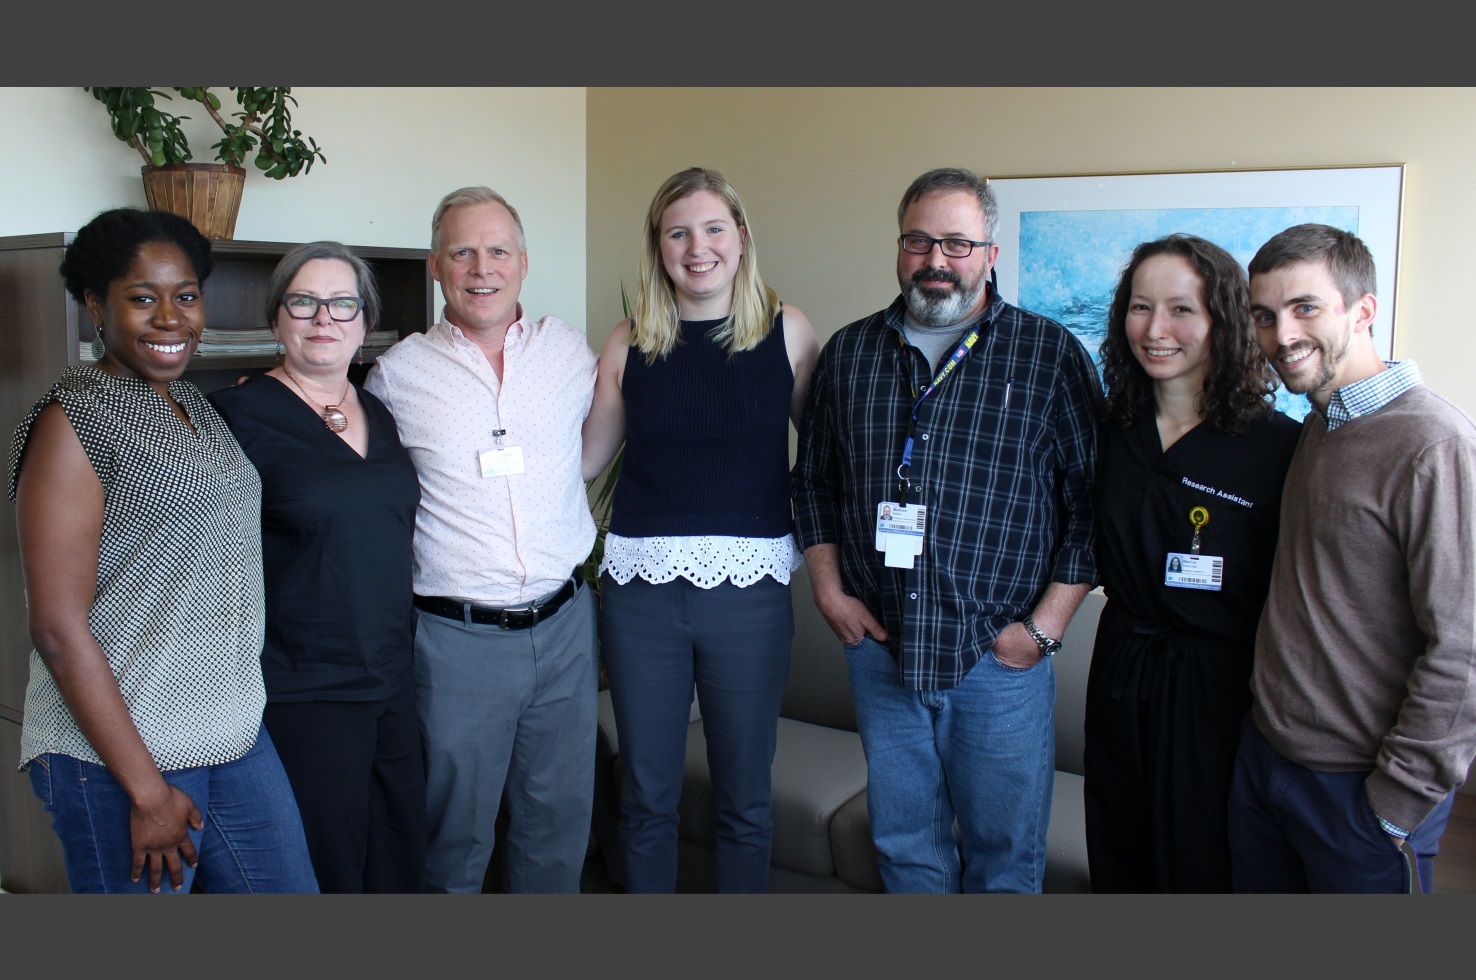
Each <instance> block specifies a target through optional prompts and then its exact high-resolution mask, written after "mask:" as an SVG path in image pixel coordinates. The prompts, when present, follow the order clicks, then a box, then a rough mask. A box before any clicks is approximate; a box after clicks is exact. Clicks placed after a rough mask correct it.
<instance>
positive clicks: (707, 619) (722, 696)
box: [601, 575, 794, 892]
mask: <svg viewBox="0 0 1476 980" xmlns="http://www.w3.org/2000/svg"><path fill="white" fill-rule="evenodd" d="M601 598H602V600H603V619H602V621H601V629H602V640H603V642H602V646H601V649H602V651H603V653H604V658H605V671H606V673H607V675H608V676H609V678H610V696H611V698H612V701H613V705H614V708H615V725H616V729H617V731H618V732H619V737H620V776H621V788H620V839H621V846H622V848H623V850H624V854H625V869H626V891H629V892H671V891H674V890H675V889H676V879H677V805H678V803H679V801H680V800H681V795H682V773H683V769H684V767H685V764H686V755H687V752H686V749H687V727H688V724H689V722H688V719H689V718H690V715H691V707H692V690H693V687H694V685H695V687H696V690H697V700H698V703H699V704H700V705H701V706H702V732H703V735H704V736H705V737H706V740H707V768H708V771H709V773H711V775H712V791H713V806H714V810H715V815H716V824H715V827H714V843H713V873H714V883H715V886H716V888H717V890H718V891H719V892H763V891H766V890H767V888H768V882H769V860H770V852H771V851H772V845H773V838H774V820H773V816H772V813H771V799H772V793H771V788H770V774H771V772H772V769H773V765H774V746H775V742H776V739H777V733H778V725H779V702H780V700H781V699H782V698H783V697H784V682H785V681H786V680H787V679H788V678H789V648H790V642H791V641H792V639H793V637H794V608H793V606H792V605H791V602H790V597H789V586H787V585H785V584H783V583H781V582H777V581H775V580H774V579H772V578H769V577H767V576H766V577H764V578H762V579H760V580H759V581H757V582H754V583H753V584H751V585H748V586H743V587H739V586H736V585H733V584H732V583H731V582H723V583H720V584H718V585H715V586H713V587H712V588H710V589H704V588H701V587H699V586H697V585H694V584H693V583H691V582H689V581H687V580H685V579H680V578H679V579H676V580H675V581H672V582H665V583H662V584H660V585H653V584H651V583H650V582H646V581H643V580H642V579H639V578H635V579H632V580H631V581H630V582H628V583H626V584H625V585H620V584H618V583H617V582H616V581H615V580H614V579H612V578H610V576H609V575H606V576H604V578H603V590H602V593H601Z"/></svg>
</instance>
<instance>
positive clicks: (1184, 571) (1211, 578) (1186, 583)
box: [1163, 551, 1225, 592]
mask: <svg viewBox="0 0 1476 980" xmlns="http://www.w3.org/2000/svg"><path fill="white" fill-rule="evenodd" d="M1224 577H1225V559H1224V558H1221V557H1220V556H1219V555H1186V554H1183V553H1182V552H1177V551H1171V552H1169V555H1168V559H1167V560H1166V562H1165V564H1164V569H1163V584H1164V585H1167V586H1171V587H1173V588H1176V589H1207V590H1209V591H1210V592H1218V591H1220V583H1221V580H1222V579H1223V578H1224Z"/></svg>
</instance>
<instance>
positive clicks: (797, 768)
mask: <svg viewBox="0 0 1476 980" xmlns="http://www.w3.org/2000/svg"><path fill="white" fill-rule="evenodd" d="M865 789H866V756H865V755H864V754H863V753H862V751H861V737H860V736H859V735H857V734H856V733H855V732H847V731H841V730H839V729H834V728H823V727H821V726H819V725H811V724H807V723H805V722H802V721H795V720H793V719H791V718H780V719H779V730H778V747H777V750H776V752H775V754H774V768H773V815H774V852H773V856H772V857H771V859H770V860H771V862H772V863H773V864H774V865H777V866H778V867H781V868H789V869H791V870H794V871H799V872H802V873H803V874H808V875H818V876H828V875H833V874H835V860H834V856H833V854H832V848H831V836H832V833H831V822H832V820H833V819H834V817H835V814H836V812H837V811H839V810H840V809H841V808H842V807H843V806H845V805H846V804H847V803H849V802H850V801H851V799H852V798H854V797H855V796H856V795H857V794H858V793H861V792H863V791H864V790H865ZM680 813H681V824H680V829H679V834H680V836H681V837H682V839H683V840H688V841H692V842H694V843H698V844H704V845H707V846H709V847H710V846H712V844H713V840H714V826H715V825H714V817H713V797H712V778H711V776H710V775H709V774H708V769H707V740H706V739H705V738H704V737H703V735H702V725H701V723H696V724H693V725H692V727H691V728H690V729H689V730H688V732H687V761H686V772H685V773H684V775H683V782H682V800H681V805H680ZM868 839H869V838H868Z"/></svg>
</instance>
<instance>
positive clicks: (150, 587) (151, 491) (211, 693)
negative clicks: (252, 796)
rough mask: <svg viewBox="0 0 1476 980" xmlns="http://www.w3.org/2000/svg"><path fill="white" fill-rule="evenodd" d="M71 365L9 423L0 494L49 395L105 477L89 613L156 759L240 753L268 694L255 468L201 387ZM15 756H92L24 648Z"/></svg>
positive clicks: (205, 760)
mask: <svg viewBox="0 0 1476 980" xmlns="http://www.w3.org/2000/svg"><path fill="white" fill-rule="evenodd" d="M169 393H170V395H171V396H173V398H174V400H175V401H177V402H178V403H179V404H180V405H181V406H182V407H183V408H184V410H185V413H186V414H187V415H188V417H189V419H190V421H191V422H192V423H193V425H194V427H195V431H193V432H192V431H190V427H189V426H187V425H185V424H184V423H183V422H181V421H180V419H179V417H178V416H176V415H175V414H174V412H173V410H172V409H171V408H170V407H169V404H168V403H167V402H166V401H165V400H164V398H163V397H161V396H160V395H159V393H158V392H157V391H155V390H154V389H153V388H152V387H150V386H149V384H148V383H147V382H145V381H142V380H139V379H136V378H119V377H115V376H113V375H111V374H106V373H104V372H102V371H99V370H96V369H94V368H90V367H69V368H67V369H66V370H65V371H63V372H62V376H61V379H60V380H58V381H57V382H56V384H54V385H52V388H51V391H50V392H49V393H48V394H47V395H46V396H45V397H44V398H42V399H41V400H40V401H39V402H37V403H36V405H35V407H34V408H32V409H31V411H30V413H29V414H28V415H27V416H26V418H25V420H24V421H23V422H21V424H20V426H19V427H18V428H17V429H16V432H15V439H14V441H13V442H12V444H11V449H10V485H9V495H10V499H11V500H12V501H13V500H15V489H16V481H17V478H18V476H19V474H20V466H21V460H22V454H23V453H24V451H25V446H26V441H27V439H28V438H29V436H30V432H31V426H32V425H33V424H34V422H35V420H36V417H37V416H38V415H40V413H41V410H42V409H44V408H45V407H46V406H47V405H48V404H50V403H51V402H52V401H57V402H60V403H61V406H62V408H63V410H64V411H65V412H66V414H67V418H68V419H69V420H70V421H71V423H72V428H73V429H74V430H75V431H76V433H77V436H78V438H79V439H80V440H81V442H82V448H83V450H84V451H85V452H86V453H87V458H88V460H89V461H90V462H91V463H92V467H93V469H94V470H95V471H96V472H97V476H98V479H99V480H101V482H102V486H103V491H104V503H103V525H102V539H101V542H100V545H99V549H98V568H97V593H96V595H95V596H94V598H93V601H92V610H91V612H90V614H89V616H88V624H89V626H90V627H91V629H92V635H93V636H94V637H96V638H97V641H98V644H99V645H100V646H101V647H102V649H103V651H104V652H105V653H106V654H107V657H108V664H109V665H110V666H111V667H112V670H113V674H114V676H115V677H117V679H118V687H119V689H120V690H121V691H122V693H123V700H124V701H125V702H126V703H127V704H128V710H129V712H130V714H131V715H132V716H133V723H134V725H135V726H136V727H137V728H138V731H139V734H140V735H141V736H142V737H143V742H144V745H146V746H147V747H148V749H149V752H150V753H151V754H152V755H153V757H154V762H155V764H156V765H158V767H159V768H160V769H161V770H171V769H185V768H189V767H192V766H202V765H213V764H217V763H222V762H229V761H231V760H233V759H237V758H240V757H241V756H242V755H244V754H246V752H247V751H248V750H249V749H250V748H251V746H252V745H253V744H255V741H256V733H257V730H258V728H259V726H260V722H261V712H262V706H263V705H264V704H265V703H266V693H265V690H264V689H263V686H262V678H261V647H262V633H263V617H264V608H265V607H264V599H263V590H262V565H261V480H260V479H259V478H258V476H257V473H256V470H255V468H254V467H253V466H252V465H251V462H250V460H248V459H247V458H246V456H245V454H244V453H242V452H241V447H240V446H239V445H238V444H237V443H236V440H235V437H233V436H232V435H231V432H230V430H229V429H228V428H226V425H225V422H224V421H223V420H222V419H221V417H220V416H219V415H218V414H217V413H216V411H215V409H214V408H213V407H212V406H211V405H210V403H209V402H207V401H206V400H205V396H204V395H203V394H202V393H201V391H200V389H199V388H197V387H195V385H193V384H191V383H190V382H187V381H175V382H173V383H171V384H170V386H169ZM30 670H31V673H30V681H29V683H28V684H27V686H26V702H25V714H24V717H23V720H22V727H21V768H22V769H25V768H26V767H27V766H28V765H29V764H30V762H31V760H33V759H35V758H36V757H37V756H39V755H41V754H43V753H47V752H57V753H61V754H65V755H70V756H74V757H76V758H78V759H85V760H87V761H89V762H96V763H101V762H102V760H101V759H100V758H99V757H98V755H97V753H96V752H95V751H94V749H93V747H92V746H91V745H90V744H89V743H88V741H87V739H86V737H85V736H84V735H83V734H82V732H81V730H80V729H79V728H78V727H77V723H76V721H75V720H74V719H73V718H72V714H71V712H70V711H69V710H68V709H67V706H66V704H65V703H64V702H63V700H62V696H61V692H60V691H59V690H58V689H57V687H56V683H55V681H54V680H53V679H52V677H51V672H50V671H49V670H48V669H47V667H46V665H45V663H44V661H42V659H41V657H40V655H39V654H38V653H36V652H35V651H32V653H31V658H30Z"/></svg>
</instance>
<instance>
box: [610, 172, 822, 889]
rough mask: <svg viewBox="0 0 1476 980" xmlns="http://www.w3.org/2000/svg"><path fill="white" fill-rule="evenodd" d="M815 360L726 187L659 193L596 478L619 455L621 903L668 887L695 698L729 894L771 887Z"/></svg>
mask: <svg viewBox="0 0 1476 980" xmlns="http://www.w3.org/2000/svg"><path fill="white" fill-rule="evenodd" d="M817 354H818V344H817V343H816V340H815V332H814V330H813V329H812V328H811V326H810V323H809V321H808V320H806V319H805V316H804V314H803V313H801V312H800V311H799V310H797V309H795V308H794V307H793V306H788V305H783V304H781V303H780V302H779V298H778V296H777V295H776V294H775V292H774V291H773V290H772V289H769V288H768V287H766V286H765V285H764V284H763V280H762V279H761V278H760V277H759V272H758V261H757V257H756V255H755V249H754V241H753V235H752V231H751V229H750V226H749V222H748V217H747V214H746V213H745V211H744V208H743V204H742V202H741V201H740V200H739V198H738V194H737V192H736V191H734V190H733V187H732V185H731V184H729V183H728V182H727V180H725V179H724V178H723V176H722V175H721V174H719V173H718V172H717V171H714V170H706V169H703V168H700V167H692V168H690V169H687V170H683V171H681V172H680V173H677V174H673V175H672V176H671V177H669V178H668V179H667V180H666V181H665V182H664V183H663V184H662V185H661V188H660V189H659V190H658V191H657V192H656V196H655V198H654V199H653V200H652V201H651V206H650V209H649V210H648V212H647V215H646V225H645V233H644V235H643V236H642V242H641V261H640V290H639V293H638V295H637V297H636V304H635V316H634V317H633V318H631V319H627V320H623V321H621V322H620V323H619V324H618V325H616V327H615V330H614V332H613V333H612V334H611V335H610V339H609V342H608V343H607V344H606V345H605V349H604V353H603V354H602V355H601V357H600V366H599V378H598V380H597V381H596V383H595V397H594V405H593V407H592V409H591V411H590V414H589V418H588V419H587V421H586V422H585V426H584V439H585V450H584V456H585V458H584V476H585V479H593V478H594V477H595V476H596V475H598V474H599V472H600V471H601V470H603V469H604V468H605V466H606V465H607V464H608V463H609V461H610V459H611V458H612V457H613V456H614V454H615V451H616V450H617V449H618V448H619V446H620V444H621V442H622V441H624V442H625V457H624V460H623V462H622V465H621V471H620V481H619V483H618V484H617V486H616V489H615V496H614V500H613V511H612V515H611V520H610V532H609V535H608V537H607V539H606V543H605V556H604V561H603V562H602V564H601V573H602V597H603V608H602V615H601V627H600V628H601V650H602V653H603V656H604V660H605V669H606V673H607V676H608V677H609V680H610V691H611V695H612V697H613V699H614V707H615V719H616V725H617V726H618V728H619V731H620V750H621V751H620V763H621V776H622V789H621V816H620V829H621V838H622V848H623V852H624V857H625V865H626V875H627V882H626V887H627V890H628V891H632V892H670V891H673V890H674V889H675V887H676V875H677V803H678V801H679V799H680V797H681V789H682V768H683V760H684V757H685V745H686V730H687V723H688V718H689V712H690V708H691V703H692V694H693V688H694V685H695V688H696V693H697V699H698V702H699V704H700V705H701V709H702V718H703V729H704V733H705V735H706V740H707V756H708V767H709V769H710V770H711V772H712V781H713V790H714V795H715V806H716V811H717V828H716V843H715V847H714V852H715V884H716V888H717V890H718V891H720V892H762V891H765V890H766V889H767V886H768V873H769V855H770V849H771V841H772V837H773V822H772V819H771V816H770V785H769V770H770V767H771V765H772V764H773V760H774V740H775V733H776V730H777V726H778V718H779V702H780V698H781V696H782V694H783V690H784V682H785V680H786V679H787V677H788V675H789V645H790V640H791V638H792V637H793V634H794V614H793V611H792V608H791V606H790V598H789V575H790V572H791V571H793V570H794V569H795V568H796V567H798V565H799V564H800V561H801V556H800V554H799V552H798V550H797V549H796V547H795V544H794V539H793V538H792V536H791V535H790V519H791V511H790V481H789V432H788V428H789V424H790V423H791V422H793V423H794V424H796V425H798V423H799V418H800V413H801V410H802V408H803V403H804V395H805V388H806V385H807V384H808V382H809V377H810V371H811V369H812V368H813V367H814V364H815V359H816V356H817Z"/></svg>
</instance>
